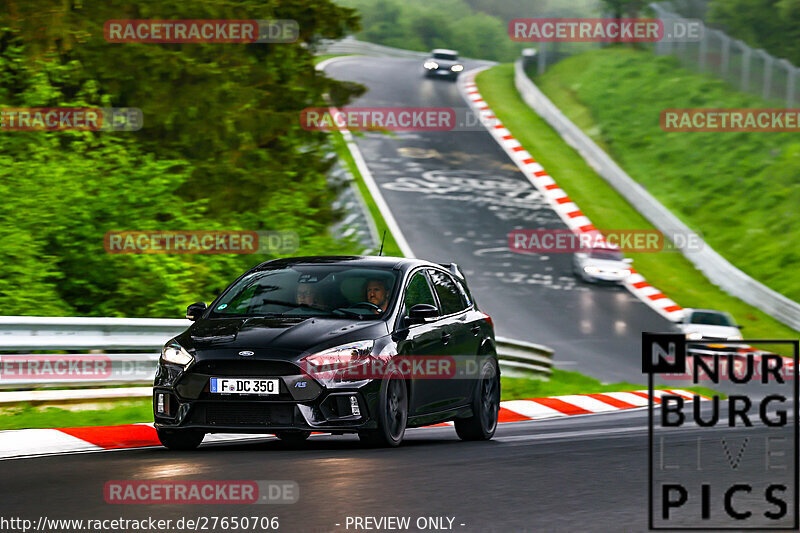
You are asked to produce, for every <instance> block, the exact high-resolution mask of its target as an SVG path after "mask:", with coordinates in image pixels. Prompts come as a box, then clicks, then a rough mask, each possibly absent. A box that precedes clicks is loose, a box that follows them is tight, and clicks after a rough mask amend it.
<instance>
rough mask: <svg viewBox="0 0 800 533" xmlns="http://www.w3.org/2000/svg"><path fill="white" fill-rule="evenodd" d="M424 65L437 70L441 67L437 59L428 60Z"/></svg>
mask: <svg viewBox="0 0 800 533" xmlns="http://www.w3.org/2000/svg"><path fill="white" fill-rule="evenodd" d="M423 66H424V67H425V68H426V69H428V70H436V69H437V68H439V63H437V62H436V61H426V62H425V64H424V65H423Z"/></svg>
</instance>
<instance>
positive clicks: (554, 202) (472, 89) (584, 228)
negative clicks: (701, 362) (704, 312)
mask: <svg viewBox="0 0 800 533" xmlns="http://www.w3.org/2000/svg"><path fill="white" fill-rule="evenodd" d="M481 70H483V69H475V70H471V71H469V72H465V73H464V74H463V75H462V76H461V77H460V78H459V82H458V85H459V90H460V91H461V94H462V96H463V97H464V99H465V100H466V101H467V102H468V103H469V105H470V106H471V107H472V109H473V110H474V111H475V112H476V114H477V115H478V117H479V118H480V120H481V123H482V124H483V126H484V127H485V128H486V129H487V130H489V133H490V134H491V135H492V137H494V139H495V140H496V141H497V143H498V144H499V145H500V146H501V147H502V148H503V150H505V151H506V153H507V154H508V156H509V157H510V158H511V160H512V161H514V163H515V164H516V165H517V167H519V169H520V171H521V172H522V174H523V175H524V176H525V177H526V178H527V179H528V181H530V182H531V184H532V185H533V186H534V187H535V188H536V189H537V190H538V191H539V192H541V193H542V195H543V196H544V199H545V201H547V202H548V204H549V205H550V207H551V208H552V209H553V211H555V212H556V213H557V214H558V216H559V217H560V218H561V220H563V221H564V224H566V225H567V227H568V228H569V229H571V230H572V231H574V232H577V233H599V230H598V229H597V228H595V227H594V225H593V224H592V221H591V220H589V217H587V216H586V215H585V214H584V213H583V212H582V211H581V210H580V208H579V207H578V206H577V205H576V204H575V202H573V201H572V200H571V199H570V197H569V196H567V193H566V192H564V190H563V189H561V187H559V186H558V184H557V183H556V181H555V180H554V179H553V178H552V177H551V176H550V175H549V174H548V173H547V171H545V169H544V167H542V165H540V164H539V163H538V162H537V161H536V159H534V157H533V156H532V155H531V154H530V153H529V152H528V151H527V150H525V148H524V147H523V146H522V145H521V144H520V142H519V141H518V140H517V139H515V138H514V136H513V135H512V134H511V132H510V131H509V130H508V129H507V128H506V127H505V126H503V124H502V122H501V121H500V120H499V119H498V118H497V117H496V116H495V114H494V112H493V111H492V110H491V109H490V108H489V105H488V104H487V103H486V101H485V100H484V99H483V97H482V96H481V93H480V92H479V91H478V87H477V86H476V85H475V75H476V74H477V73H478V72H480V71H481ZM630 271H631V275H630V276H628V279H627V280H626V282H625V287H626V288H627V289H628V290H629V291H630V292H631V293H632V294H633V295H634V296H636V297H637V298H639V299H640V300H642V301H643V302H644V303H645V304H647V305H649V306H650V307H652V308H653V309H654V310H655V311H656V312H658V313H660V314H661V315H663V316H664V317H666V318H667V319H669V320H672V321H678V320H679V319H680V318H681V315H682V313H683V308H682V307H681V306H679V305H678V304H676V303H675V302H674V301H672V300H670V299H669V298H667V297H666V296H665V295H664V293H662V292H661V291H659V290H658V289H657V288H655V287H653V286H652V285H650V284H649V283H647V281H646V280H645V279H644V277H643V276H642V275H641V274H639V273H638V272H636V271H635V270H634V269H632V268H631V269H630Z"/></svg>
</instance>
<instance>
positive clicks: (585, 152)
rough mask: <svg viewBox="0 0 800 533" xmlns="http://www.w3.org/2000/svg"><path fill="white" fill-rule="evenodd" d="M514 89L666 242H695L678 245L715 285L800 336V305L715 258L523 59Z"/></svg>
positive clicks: (516, 70) (694, 234) (706, 246)
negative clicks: (541, 84) (568, 112)
mask: <svg viewBox="0 0 800 533" xmlns="http://www.w3.org/2000/svg"><path fill="white" fill-rule="evenodd" d="M514 83H515V85H516V87H517V91H519V93H520V95H521V96H522V99H523V100H524V101H525V103H526V104H528V106H529V107H530V108H531V109H533V110H534V111H535V112H536V113H538V114H539V115H540V116H541V117H542V118H544V119H545V120H546V121H547V123H548V124H550V126H552V127H553V129H555V130H556V131H557V132H558V133H559V135H561V137H562V138H563V139H564V140H565V141H566V142H567V144H569V145H570V146H572V147H573V148H574V149H575V150H577V151H578V153H579V154H580V155H581V156H582V157H583V158H584V159H585V160H586V162H587V163H588V164H589V166H591V167H592V168H593V169H594V170H595V171H596V172H597V173H598V174H599V175H600V176H601V177H602V178H603V179H605V180H606V181H607V182H608V183H609V185H611V186H612V187H614V189H616V190H617V192H619V193H620V194H621V195H622V196H623V197H624V198H625V199H626V200H628V202H630V204H631V205H632V206H633V207H634V208H635V209H636V210H637V211H639V213H641V214H642V215H643V216H644V217H645V218H646V219H647V220H649V221H650V222H651V223H652V224H653V225H654V226H655V227H656V228H657V229H659V230H660V231H661V232H662V233H663V234H664V236H665V237H667V238H669V236H670V235H682V236H685V237H689V236H691V238H690V239H684V242H688V243H690V244H689V245H688V246H686V245H683V246H681V243H675V245H676V246H677V247H678V248H679V249H680V250H681V253H682V254H683V255H684V256H685V257H686V258H687V259H688V260H689V261H691V262H692V264H694V266H696V267H697V268H698V269H699V270H700V271H701V272H703V274H705V276H706V277H707V278H708V279H709V280H710V281H711V282H712V283H714V284H715V285H717V286H718V287H720V288H721V289H722V290H724V291H726V292H727V293H729V294H731V295H733V296H736V297H737V298H740V299H742V300H744V301H745V302H747V303H749V304H750V305H752V306H753V307H756V308H758V309H761V310H762V311H764V312H765V313H767V314H768V315H771V316H772V317H774V318H776V319H778V320H780V321H781V322H783V323H784V324H786V325H788V326H790V327H792V328H794V329H796V330H800V304H798V303H797V302H795V301H792V300H790V299H789V298H787V297H785V296H783V295H782V294H779V293H777V292H776V291H774V290H772V289H770V288H769V287H767V286H766V285H763V284H762V283H760V282H758V281H756V280H754V279H753V278H751V277H750V276H748V275H747V274H745V273H744V272H742V271H741V270H739V269H738V268H736V267H735V266H733V265H732V264H731V263H730V262H728V260H727V259H725V258H724V257H722V256H721V255H719V254H718V253H717V252H715V251H714V250H713V249H712V248H711V246H709V245H708V243H706V242H705V241H703V239H702V238H701V237H700V236H699V235H697V233H695V232H694V231H692V230H691V229H690V228H689V227H688V226H686V225H685V224H684V223H683V222H681V221H680V220H679V219H678V217H676V216H675V215H673V214H672V213H671V212H670V211H669V210H668V209H667V208H666V207H664V206H663V205H661V203H660V202H659V201H658V200H656V199H655V198H654V197H653V196H652V195H651V194H650V193H648V192H647V191H646V190H645V189H644V187H642V186H641V185H639V184H638V183H637V182H636V181H634V179H633V178H631V177H630V176H629V175H628V174H627V173H626V172H625V171H624V170H622V168H620V167H619V165H617V164H616V163H615V162H614V161H613V160H612V159H611V157H609V155H608V154H606V153H605V152H604V151H603V149H602V148H600V147H599V146H598V145H597V144H595V142H594V141H592V139H590V138H589V136H587V135H586V134H585V133H583V131H581V129H580V128H579V127H577V126H576V125H575V124H573V122H572V121H571V120H569V119H568V118H567V117H566V116H565V115H564V113H562V112H561V110H560V109H558V107H556V106H555V104H553V102H551V101H550V99H549V98H547V96H545V94H544V93H543V92H542V91H541V90H539V88H538V87H536V85H535V84H534V83H533V82H532V81H531V80H530V78H528V76H527V74H526V73H525V69H524V68H523V64H522V60H521V59H520V60H517V62H516V63H515V64H514ZM698 244H699V245H698Z"/></svg>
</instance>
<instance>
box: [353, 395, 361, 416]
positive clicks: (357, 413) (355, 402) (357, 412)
mask: <svg viewBox="0 0 800 533" xmlns="http://www.w3.org/2000/svg"><path fill="white" fill-rule="evenodd" d="M350 410H351V411H352V412H353V415H354V416H361V409H359V408H358V398H356V397H355V396H350Z"/></svg>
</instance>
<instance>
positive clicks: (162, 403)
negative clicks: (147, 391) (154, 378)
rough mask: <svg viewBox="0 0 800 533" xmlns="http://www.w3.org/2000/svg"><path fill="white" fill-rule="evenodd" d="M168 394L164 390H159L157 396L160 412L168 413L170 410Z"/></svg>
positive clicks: (157, 409)
mask: <svg viewBox="0 0 800 533" xmlns="http://www.w3.org/2000/svg"><path fill="white" fill-rule="evenodd" d="M167 405H168V404H167V395H166V394H164V393H163V392H159V393H158V395H157V396H156V411H158V413H159V414H163V415H168V414H169V411H168V410H167V409H168V408H167Z"/></svg>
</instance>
